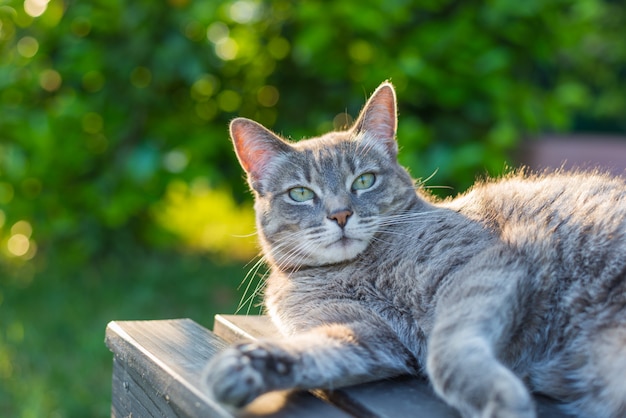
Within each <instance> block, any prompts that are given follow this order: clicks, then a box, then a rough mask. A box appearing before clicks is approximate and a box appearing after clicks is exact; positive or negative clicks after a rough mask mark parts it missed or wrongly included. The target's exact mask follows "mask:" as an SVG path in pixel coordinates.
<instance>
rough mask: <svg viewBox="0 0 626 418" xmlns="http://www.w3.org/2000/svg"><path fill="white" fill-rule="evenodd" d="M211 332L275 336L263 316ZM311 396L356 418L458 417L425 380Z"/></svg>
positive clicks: (543, 405) (220, 319) (229, 319)
mask: <svg viewBox="0 0 626 418" xmlns="http://www.w3.org/2000/svg"><path fill="white" fill-rule="evenodd" d="M214 332H215V333H216V334H217V335H218V336H220V337H222V338H223V339H224V340H226V341H228V342H231V343H232V342H235V341H239V340H242V339H256V338H266V337H274V336H277V335H278V331H277V330H276V328H274V326H273V325H272V323H271V321H270V320H269V318H268V317H266V316H241V315H217V316H216V317H215V324H214ZM314 393H316V395H318V396H321V397H322V398H325V399H328V400H329V401H330V402H332V403H333V404H335V405H337V406H339V407H341V408H342V409H345V410H346V411H348V412H350V413H352V414H354V415H355V416H358V417H381V418H383V417H384V418H397V417H410V416H416V417H418V416H419V417H429V418H430V417H432V418H459V417H460V415H459V414H458V413H457V412H456V411H455V410H453V409H452V408H451V407H449V406H447V405H446V404H445V403H444V402H443V401H441V400H440V399H439V398H438V397H437V396H436V395H435V393H434V392H433V390H432V388H431V387H430V385H429V384H428V382H427V381H426V380H424V379H420V378H415V377H409V376H403V377H399V378H395V379H390V380H386V381H379V382H372V383H364V384H361V385H356V386H352V387H349V388H343V389H337V390H334V391H332V392H329V391H323V392H322V391H319V392H314ZM535 400H536V403H537V412H538V416H539V417H540V418H567V417H568V415H567V414H564V413H563V412H561V411H559V410H558V409H557V406H556V405H557V403H556V402H555V401H553V400H551V399H548V398H545V397H542V396H537V397H535Z"/></svg>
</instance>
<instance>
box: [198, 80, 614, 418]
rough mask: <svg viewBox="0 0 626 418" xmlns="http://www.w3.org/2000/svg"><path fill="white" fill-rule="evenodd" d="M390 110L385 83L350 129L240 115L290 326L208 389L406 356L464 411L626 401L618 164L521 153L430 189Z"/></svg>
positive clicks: (406, 364) (225, 396)
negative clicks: (514, 164) (438, 191)
mask: <svg viewBox="0 0 626 418" xmlns="http://www.w3.org/2000/svg"><path fill="white" fill-rule="evenodd" d="M395 127H396V109H395V93H394V91H393V88H392V86H391V85H390V84H388V83H385V84H383V85H381V87H379V89H378V90H377V91H376V92H375V93H374V95H373V96H372V98H370V100H369V101H368V103H367V104H366V106H365V108H364V109H363V111H362V113H361V115H360V117H359V119H358V120H357V122H356V124H355V126H354V127H353V128H352V129H350V130H348V131H344V132H332V133H329V134H327V135H324V136H322V137H318V138H313V139H309V140H305V141H300V142H298V143H288V142H286V141H284V140H282V139H280V138H278V137H276V136H275V135H274V134H272V133H271V132H269V131H267V130H266V129H265V128H263V127H261V126H260V125H257V124H256V123H255V122H252V121H249V120H245V119H237V120H235V121H233V123H232V125H231V134H232V137H233V141H234V143H235V148H236V151H237V154H238V157H239V159H240V161H241V163H242V166H243V167H244V168H245V169H246V171H247V173H248V178H249V182H250V185H251V187H252V190H253V192H254V194H255V208H256V212H257V225H258V232H259V236H260V241H261V245H262V247H263V250H264V253H265V256H266V260H267V262H268V264H269V265H270V268H271V274H270V276H269V278H268V279H267V286H266V289H265V306H266V308H267V312H269V314H270V315H271V317H272V319H273V320H274V322H275V323H276V325H277V326H278V328H279V329H280V330H281V331H282V333H283V334H284V335H285V337H284V338H282V339H276V340H271V341H269V340H268V341H260V342H256V343H247V344H242V345H238V346H234V347H232V348H229V349H228V350H226V351H225V352H224V353H222V354H221V355H220V356H218V358H217V359H215V360H214V361H213V362H212V363H211V364H209V366H208V367H207V369H206V383H207V385H208V389H209V390H210V391H211V393H212V394H213V395H214V396H215V397H216V398H217V399H218V400H220V401H222V402H224V403H229V404H233V405H244V404H246V403H248V402H250V401H251V400H252V399H254V398H255V397H256V396H258V395H259V394H261V393H264V392H266V391H270V390H274V389H281V388H335V387H338V386H343V385H348V384H352V383H355V382H362V381H367V380H372V379H381V378H386V377H390V376H395V375H399V374H403V373H410V374H426V375H427V376H428V377H429V379H430V381H431V382H432V384H433V386H434V388H435V390H436V391H437V393H438V394H439V395H440V396H441V397H442V398H443V399H444V400H445V401H446V402H448V403H449V404H451V405H453V406H454V407H456V408H457V409H458V410H459V411H460V412H461V413H462V415H463V416H466V417H500V418H502V417H534V416H535V410H534V405H533V402H532V398H531V397H530V393H531V392H538V393H543V394H545V395H548V396H552V397H554V398H557V399H560V400H561V401H563V403H564V406H563V408H564V409H566V410H567V411H568V412H570V413H572V414H574V415H578V416H581V417H590V416H593V417H615V418H617V417H623V416H626V383H624V382H625V381H624V379H625V378H626V280H625V277H626V257H625V256H624V255H625V254H626V223H625V220H626V187H625V184H624V182H623V181H622V180H621V179H617V178H611V177H609V176H606V175H603V174H601V173H582V172H580V173H565V172H557V173H552V174H543V175H532V174H527V173H524V172H523V171H521V172H517V173H513V174H510V175H508V176H506V177H504V178H502V179H498V180H489V181H485V182H482V183H479V184H477V185H476V186H475V187H473V188H472V189H471V190H469V191H468V192H467V193H465V194H463V195H461V196H458V197H457V198H455V199H450V200H446V201H436V200H434V199H432V198H430V197H429V196H428V195H426V194H424V193H422V192H421V191H419V190H418V191H417V193H416V192H415V183H414V181H413V180H412V179H411V178H410V177H409V175H408V173H407V172H406V171H405V170H404V169H403V168H402V167H400V166H399V165H398V163H397V162H396V154H397V145H396V142H395ZM364 173H373V174H374V175H375V181H374V183H373V185H371V186H370V187H368V188H365V189H363V190H362V189H359V188H356V187H355V184H357V183H356V181H357V180H358V179H359V176H361V175H362V174H364ZM359 184H360V183H359ZM296 187H306V188H308V189H310V190H311V191H312V192H313V193H314V196H315V197H314V198H313V199H311V200H307V201H304V202H296V201H294V200H293V199H292V198H290V196H289V190H290V189H292V188H296ZM337 213H343V215H342V216H346V214H347V213H349V214H350V215H349V216H348V217H347V218H346V219H347V221H346V222H345V226H343V227H342V226H341V225H340V224H339V221H338V220H337V219H338V218H337V217H335V218H333V216H334V215H333V214H337Z"/></svg>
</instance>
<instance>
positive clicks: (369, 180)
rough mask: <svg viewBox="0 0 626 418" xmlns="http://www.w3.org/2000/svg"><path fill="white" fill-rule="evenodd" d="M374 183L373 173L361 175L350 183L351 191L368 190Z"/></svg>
mask: <svg viewBox="0 0 626 418" xmlns="http://www.w3.org/2000/svg"><path fill="white" fill-rule="evenodd" d="M375 181H376V176H375V175H374V173H365V174H361V175H360V176H359V177H357V178H356V180H354V183H352V190H365V189H369V188H370V187H372V186H373V185H374V182H375Z"/></svg>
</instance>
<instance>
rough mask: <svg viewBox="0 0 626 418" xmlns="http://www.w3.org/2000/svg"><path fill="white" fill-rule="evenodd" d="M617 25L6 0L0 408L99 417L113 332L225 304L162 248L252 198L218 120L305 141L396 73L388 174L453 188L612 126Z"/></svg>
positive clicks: (1, 49) (622, 103)
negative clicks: (393, 161) (398, 165)
mask: <svg viewBox="0 0 626 418" xmlns="http://www.w3.org/2000/svg"><path fill="white" fill-rule="evenodd" d="M625 17H626V9H624V8H623V7H622V6H621V3H620V2H617V1H609V0H543V1H542V0H525V1H519V0H489V1H477V0H467V1H459V0H422V1H410V0H359V1H356V0H342V1H335V2H326V1H321V0H307V1H303V2H296V1H292V0H267V1H261V0H232V1H226V0H220V1H217V0H216V1H213V0H210V1H206V0H205V1H201V0H196V1H192V0H168V1H167V2H153V1H148V0H136V1H126V2H123V1H120V0H94V1H90V2H70V1H66V0H50V1H49V2H46V1H43V0H26V1H21V0H19V1H18V0H0V306H1V309H2V312H3V314H2V317H1V319H2V321H3V322H2V323H0V382H2V385H3V387H0V393H6V394H9V395H10V396H13V397H14V399H15V400H16V401H14V402H12V400H11V399H7V398H6V397H0V410H3V411H10V412H11V413H14V414H15V415H20V416H46V415H57V416H71V415H81V413H80V412H81V406H82V408H83V410H82V412H85V411H87V412H88V413H87V415H107V414H108V410H107V409H106V404H107V403H108V398H107V397H106V396H107V395H106V394H105V395H102V396H98V395H97V393H99V392H103V390H101V389H102V387H106V386H108V384H109V378H110V377H109V376H108V374H107V373H108V371H107V370H106V366H104V364H105V363H103V362H105V361H108V359H109V354H108V352H107V351H106V349H104V347H103V345H102V333H103V329H104V324H105V319H106V318H108V319H113V317H117V318H121V317H122V316H124V315H129V316H134V315H137V316H141V317H151V318H155V317H162V316H164V315H167V316H170V315H171V316H183V314H181V313H180V312H185V307H184V306H185V302H184V301H187V300H188V301H189V302H187V303H188V305H189V307H190V309H191V311H190V312H191V314H190V316H191V315H201V313H200V312H203V309H204V310H206V311H207V312H213V308H215V307H217V308H219V307H220V305H216V304H215V303H217V302H215V301H214V300H213V301H208V302H207V301H205V300H203V301H198V300H195V299H194V297H193V295H194V294H196V293H194V292H197V294H202V293H203V290H202V289H203V286H204V285H205V284H204V283H203V282H202V281H200V280H199V279H194V280H191V279H190V276H193V277H195V274H196V273H191V272H190V271H189V270H188V269H186V267H185V266H186V265H187V261H185V260H186V259H187V258H186V256H181V255H177V256H174V254H176V253H175V250H174V248H176V247H183V248H187V247H189V245H192V246H196V243H198V242H203V239H204V238H205V237H204V236H203V235H202V234H200V233H199V231H200V229H199V228H193V227H191V228H189V227H186V226H185V225H184V223H181V222H180V221H181V220H185V219H189V220H194V222H199V221H195V220H197V219H202V216H203V214H204V211H206V212H207V213H208V212H210V213H214V215H213V216H214V217H217V218H218V219H215V220H212V221H213V222H207V223H206V224H204V225H205V226H206V225H215V224H217V223H221V224H224V225H231V224H234V223H238V217H239V216H241V217H242V222H241V223H240V224H241V225H246V224H247V223H248V222H249V211H248V212H246V211H245V210H241V209H240V207H239V206H238V205H236V204H235V203H234V202H233V201H231V200H228V199H225V200H224V199H222V200H219V201H220V202H222V203H219V205H220V206H221V207H220V208H215V210H212V209H214V208H211V210H210V211H209V210H208V209H207V207H208V205H210V203H209V202H213V203H214V204H216V205H217V204H218V200H215V199H210V198H209V197H210V196H218V195H219V196H222V197H223V195H224V193H223V192H221V191H223V190H232V191H233V196H234V197H235V200H236V202H237V203H242V202H243V204H245V205H249V202H248V201H247V196H248V195H247V193H246V192H245V185H244V183H243V181H242V174H241V170H240V168H239V167H238V165H237V163H236V160H235V157H234V154H233V152H232V149H231V145H230V142H229V141H228V139H227V130H226V126H227V123H228V121H229V120H230V119H231V118H232V117H234V116H237V115H241V116H247V117H251V118H254V119H256V120H258V121H260V122H262V123H264V124H265V125H267V126H269V127H271V128H273V129H274V130H276V131H277V132H279V133H283V134H285V135H287V136H290V137H292V138H294V139H298V138H300V137H302V136H311V135H314V134H317V133H322V132H324V131H327V130H329V129H333V128H334V127H342V126H345V125H346V123H349V121H350V120H351V118H350V117H349V116H347V115H346V114H344V113H341V111H342V110H345V111H347V113H349V114H351V115H356V114H357V112H358V110H359V108H360V106H362V104H363V103H364V101H365V99H366V97H367V95H368V94H369V93H371V92H372V91H373V90H374V89H375V88H376V86H377V85H378V84H379V83H380V82H381V81H383V80H386V79H391V81H392V82H393V83H394V84H395V85H396V87H397V91H398V98H399V108H400V125H399V139H400V143H401V149H402V152H401V160H402V162H403V163H404V164H405V165H407V166H409V167H410V168H411V171H412V173H413V174H414V175H415V176H417V177H424V178H425V177H428V176H430V175H431V174H432V173H435V172H437V173H436V175H435V176H433V178H432V180H430V181H429V182H428V184H430V183H433V184H437V185H449V186H453V187H454V190H455V191H460V190H463V189H464V188H465V187H467V186H468V185H469V184H470V183H471V182H472V181H473V180H474V178H475V176H476V175H481V174H483V173H485V172H489V173H494V174H495V173H498V172H500V171H502V170H503V169H504V167H505V162H507V161H510V162H511V163H514V154H513V153H514V151H515V147H516V145H517V144H518V142H519V140H520V138H522V137H524V136H532V135H534V134H536V133H539V132H545V131H554V130H577V129H578V130H580V129H594V130H598V129H603V130H613V131H619V132H624V131H626V124H625V123H626V122H625V119H624V117H623V115H624V114H626V95H624V94H623V92H624V91H625V90H626V80H625V78H624V74H625V72H626V64H625V63H626V33H625V29H624V28H626V24H625V23H626V19H625ZM181 184H182V185H185V184H187V185H188V186H184V187H178V186H179V185H181ZM194 184H195V185H197V184H201V185H204V186H203V188H202V190H201V191H200V192H198V193H195V192H193V190H195V189H194ZM174 189H176V190H178V189H180V190H188V191H189V193H187V192H186V194H184V196H186V197H185V199H187V198H189V199H192V198H193V199H197V200H181V199H178V200H175V201H173V200H172V196H173V195H172V194H171V193H169V194H168V190H169V191H170V192H171V191H172V190H174ZM215 190H218V191H220V192H217V194H215V193H216V192H214V191H215ZM194 193H195V194H194ZM179 194H180V193H179ZM181 195H182V194H181ZM207 196H208V197H207ZM220 199H221V198H220ZM169 211H174V212H169ZM169 213H171V215H167V214H169ZM164 215H167V216H171V219H176V222H172V223H171V224H168V219H167V216H164ZM243 217H245V219H243ZM203 228H204V226H203ZM207 228H208V230H212V228H213V227H207ZM181 231H182V232H181ZM185 231H186V232H185ZM233 233H235V234H239V233H240V232H239V231H237V232H233ZM209 241H210V242H221V241H220V239H218V238H216V237H211V240H209ZM200 247H202V246H201V245H200ZM143 248H152V249H154V248H161V249H163V248H165V249H167V251H168V253H169V254H171V256H172V257H176V260H174V261H172V262H171V263H165V265H164V264H163V263H161V261H160V259H161V258H162V256H161V257H159V256H150V257H148V256H140V255H141V254H144V252H143ZM202 248H207V247H202ZM210 248H213V247H210ZM138 254H139V255H138ZM221 257H224V254H223V252H222V253H221ZM116 259H119V260H126V261H125V262H126V263H127V264H128V265H124V266H123V267H119V265H118V266H115V265H114V264H115V263H113V262H112V261H111V260H116ZM209 264H210V263H209ZM168 266H169V267H171V270H167V269H166V267H168ZM131 267H132V268H131ZM94 269H96V270H98V271H97V272H96V271H95V270H94ZM154 269H156V272H155V270H154ZM216 269H217V270H216ZM176 270H178V271H180V275H179V276H177V275H176V273H175V271H176ZM206 270H207V272H208V273H207V275H210V273H209V272H213V273H214V274H217V275H220V274H223V273H224V271H223V270H221V269H219V268H217V267H211V268H209V267H207V268H206ZM160 271H163V275H162V277H161V276H159V274H158V273H159V272H160ZM236 271H237V272H238V273H233V271H231V274H233V275H234V276H237V277H234V278H233V279H232V280H231V281H230V282H229V283H230V285H231V287H232V285H233V284H234V283H238V282H240V281H241V278H242V276H243V274H241V271H240V270H236ZM112 277H113V278H114V280H112V281H108V280H109V279H110V278H112ZM157 277H160V278H159V279H158V280H157V279H156V278H157ZM175 277H176V279H174V278H175ZM179 277H180V278H182V279H180V278H179ZM178 280H183V281H185V283H186V281H187V280H191V282H190V283H194V284H190V286H198V287H194V292H192V294H191V296H190V294H189V293H186V292H185V291H184V290H180V291H178V289H179V287H178V286H172V285H171V283H178ZM170 281H171V283H170ZM210 281H211V280H209V282H210ZM168 283H170V284H168ZM169 286H172V288H171V289H170V288H169ZM215 286H216V284H215V283H214V282H213V283H206V290H204V292H205V293H204V294H205V295H210V294H213V293H215V292H217V293H215V294H219V289H218V290H216V288H215ZM163 289H165V290H163ZM83 292H85V293H84V294H83ZM161 292H163V293H161ZM163 294H167V295H169V294H172V297H173V298H177V300H178V302H177V303H176V304H175V305H168V304H167V303H159V302H151V301H160V299H159V298H160V297H162V295H163ZM84 295H89V296H88V297H93V298H95V295H97V297H98V298H100V299H98V302H97V303H91V299H87V300H85V299H84V297H86V296H84ZM74 298H76V300H77V301H78V302H76V303H75V302H73V300H74ZM81 298H83V299H81ZM120 299H124V302H120ZM120 303H121V305H120V306H122V308H121V309H115V306H118V305H119V304H120ZM126 304H127V305H126ZM207 304H209V305H211V306H209V307H206V306H205V305H207ZM128 306H145V309H141V310H137V311H134V310H132V309H130V308H127V307H128ZM173 306H174V307H173ZM224 306H226V305H224ZM228 306H230V305H228ZM217 308H216V309H217ZM205 324H206V325H209V324H210V321H207V322H206V323H205ZM33 330H36V331H33ZM77 342H79V344H78V345H77V344H76V343H77ZM27 346H28V347H33V348H32V351H30V352H27V351H25V348H26V347H27ZM76 351H77V352H76ZM52 352H54V353H57V352H58V353H64V354H66V355H70V356H74V354H75V355H76V358H75V361H76V362H75V363H72V362H71V361H70V362H69V363H68V362H64V361H63V360H62V359H60V355H59V354H54V355H52V354H50V353H52ZM68 353H72V354H68ZM94 353H98V354H97V356H98V359H99V360H97V361H95V364H96V365H95V366H94V367H95V369H93V370H91V369H89V368H90V359H91V357H92V356H93V355H94ZM72 361H73V360H72ZM56 362H60V364H61V366H57V365H56ZM66 366H67V367H66ZM96 369H97V370H96ZM84 370H88V372H87V373H86V374H87V377H84V375H83V374H82V372H83V371H84ZM7 376H12V380H11V379H9V378H8V377H7ZM16 376H17V377H18V378H16ZM72 380H75V382H73V383H71V382H72ZM11 381H15V382H16V383H15V384H10V383H8V382H11ZM77 382H78V383H77ZM80 385H82V386H80ZM92 385H93V386H92ZM102 385H105V386H102ZM51 386H54V387H57V388H58V387H65V388H71V389H68V390H67V391H66V393H65V394H64V395H63V396H61V395H60V392H59V391H58V390H56V389H50V387H51ZM85 387H89V388H91V387H97V388H99V389H98V390H85V389H84V388H85ZM5 388H6V391H5V390H4V389H5ZM4 396H6V395H4ZM62 398H64V399H62ZM17 405H24V407H23V408H22V409H20V407H18V406H17ZM91 405H94V406H93V407H92V406H91ZM37 408H39V409H37ZM82 415H84V414H82Z"/></svg>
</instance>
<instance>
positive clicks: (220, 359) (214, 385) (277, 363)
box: [204, 343, 294, 407]
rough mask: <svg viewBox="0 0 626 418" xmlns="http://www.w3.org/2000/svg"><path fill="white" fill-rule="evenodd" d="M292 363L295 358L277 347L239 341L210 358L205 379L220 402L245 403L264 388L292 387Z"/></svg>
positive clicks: (259, 393)
mask: <svg viewBox="0 0 626 418" xmlns="http://www.w3.org/2000/svg"><path fill="white" fill-rule="evenodd" d="M293 363H294V359H293V358H292V357H291V356H289V355H288V354H287V353H286V352H285V351H283V350H281V349H279V348H277V347H271V346H269V345H267V344H265V345H263V344H261V343H246V344H239V345H236V346H234V347H231V348H228V349H226V350H224V351H223V352H222V353H220V354H218V355H217V356H215V357H214V358H213V359H212V360H211V361H210V362H209V364H208V365H207V368H206V370H205V378H204V383H205V384H206V386H207V389H208V390H209V392H210V393H212V395H213V397H214V398H215V399H216V400H218V401H219V402H221V403H224V404H228V405H232V406H235V407H242V406H244V405H246V404H248V403H250V402H252V401H253V400H254V399H255V398H256V397H257V396H259V395H261V394H263V393H265V392H269V391H270V390H274V389H282V388H287V387H289V386H290V385H291V384H292V382H291V379H290V376H291V374H292V373H291V372H292V369H293Z"/></svg>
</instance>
